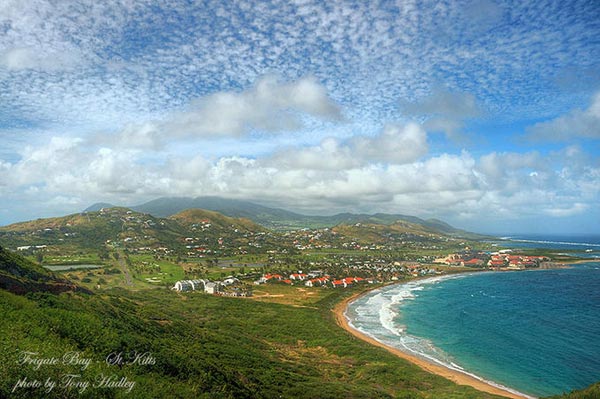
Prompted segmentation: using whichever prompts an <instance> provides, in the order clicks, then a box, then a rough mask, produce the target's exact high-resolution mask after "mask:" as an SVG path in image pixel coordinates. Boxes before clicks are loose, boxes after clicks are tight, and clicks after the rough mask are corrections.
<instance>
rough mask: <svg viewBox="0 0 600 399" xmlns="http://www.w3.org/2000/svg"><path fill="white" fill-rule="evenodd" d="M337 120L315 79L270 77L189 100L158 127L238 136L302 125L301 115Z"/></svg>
mask: <svg viewBox="0 0 600 399" xmlns="http://www.w3.org/2000/svg"><path fill="white" fill-rule="evenodd" d="M303 114H304V115H308V116H311V117H316V118H325V119H336V120H339V118H340V117H341V114H340V110H339V108H338V107H337V105H336V104H335V103H334V102H333V101H332V100H331V99H330V98H329V96H328V95H327V91H326V90H325V88H324V87H323V86H322V85H321V84H319V83H318V82H317V81H316V80H315V79H314V78H310V77H309V78H302V79H299V80H297V81H295V82H292V83H280V82H278V81H277V79H275V78H274V77H271V76H266V77H263V78H261V79H260V80H258V82H257V83H256V85H255V86H254V87H252V88H251V89H249V90H246V91H243V92H240V93H235V92H219V93H215V94H211V95H208V96H206V97H202V98H199V99H197V100H194V101H192V102H191V104H190V106H189V107H187V110H185V111H183V112H180V113H177V114H175V115H173V116H172V117H170V118H169V119H168V120H167V121H166V122H165V123H163V124H162V126H161V129H163V130H165V131H168V132H169V133H171V134H175V135H186V136H187V135H198V136H204V135H217V136H218V135H241V134H243V133H246V132H248V131H250V130H252V129H258V130H266V131H270V132H276V131H281V130H296V129H299V128H301V127H302V126H303V122H302V116H303Z"/></svg>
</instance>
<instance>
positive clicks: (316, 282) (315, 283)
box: [304, 276, 329, 287]
mask: <svg viewBox="0 0 600 399" xmlns="http://www.w3.org/2000/svg"><path fill="white" fill-rule="evenodd" d="M328 282H329V276H324V277H317V278H313V279H310V280H308V281H307V282H305V283H304V285H305V286H307V287H320V286H323V285H325V284H327V283H328Z"/></svg>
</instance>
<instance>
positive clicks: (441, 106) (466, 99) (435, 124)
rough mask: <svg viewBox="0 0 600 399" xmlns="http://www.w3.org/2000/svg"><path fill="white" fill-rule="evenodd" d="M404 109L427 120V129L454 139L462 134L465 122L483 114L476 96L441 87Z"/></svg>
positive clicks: (403, 107) (405, 106) (403, 105)
mask: <svg viewBox="0 0 600 399" xmlns="http://www.w3.org/2000/svg"><path fill="white" fill-rule="evenodd" d="M402 109H403V110H404V112H406V113H408V114H410V115H413V116H419V117H424V118H426V120H425V124H424V127H425V129H427V130H429V131H438V132H443V133H445V134H446V135H447V136H448V137H452V138H456V137H457V136H458V135H459V134H460V133H461V130H462V129H463V128H464V126H465V121H467V120H469V119H473V118H475V117H478V116H480V115H481V114H482V111H481V108H480V106H479V104H478V103H477V100H476V98H475V96H474V95H472V94H470V93H462V92H455V91H450V90H447V89H444V88H440V87H437V88H434V89H433V91H432V92H431V94H430V95H429V96H427V97H425V98H423V99H421V100H420V101H417V102H414V103H405V104H402Z"/></svg>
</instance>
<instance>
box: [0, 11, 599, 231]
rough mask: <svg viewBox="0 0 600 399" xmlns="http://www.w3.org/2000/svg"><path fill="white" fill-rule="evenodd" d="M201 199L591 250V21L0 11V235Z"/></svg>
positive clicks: (452, 14)
mask: <svg viewBox="0 0 600 399" xmlns="http://www.w3.org/2000/svg"><path fill="white" fill-rule="evenodd" d="M204 195H216V196H221V197H226V198H235V199H246V200H251V201H254V202H257V203H260V204H263V205H267V206H274V207H280V208H284V209H288V210H293V211H297V212H301V213H305V214H327V215H329V214H334V213H338V212H365V213H375V212H387V213H401V214H408V215H415V216H419V217H422V218H439V219H442V220H444V221H446V222H449V223H451V224H453V225H454V226H456V227H460V228H465V229H468V230H471V231H476V232H484V233H505V234H506V233H552V232H555V233H556V234H563V233H582V234H590V233H600V4H599V3H598V1H597V0H590V1H570V0H561V1H549V0H542V1H499V0H498V1H497V0H467V1H437V0H436V1H412V0H401V1H396V2H394V1H362V0H357V1H328V2H323V1H320V0H318V1H311V0H297V1H277V0H268V1H180V0H172V1H130V0H106V1H96V0H65V1H45V0H28V1H22V0H3V1H2V2H1V3H0V225H6V224H9V223H13V222H17V221H23V220H30V219H35V218H40V217H51V216H61V215H65V214H70V213H76V212H79V211H81V210H83V209H85V208H86V207H88V206H89V205H91V204H93V203H96V202H109V203H113V204H117V205H136V204H140V203H143V202H145V201H148V200H151V199H155V198H158V197H164V196H169V197H174V196H185V197H196V196H204Z"/></svg>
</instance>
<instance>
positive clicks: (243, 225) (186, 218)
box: [168, 209, 267, 232]
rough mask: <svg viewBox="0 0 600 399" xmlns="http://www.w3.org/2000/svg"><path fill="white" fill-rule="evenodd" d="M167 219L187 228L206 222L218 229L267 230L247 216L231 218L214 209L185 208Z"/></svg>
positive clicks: (199, 225)
mask: <svg viewBox="0 0 600 399" xmlns="http://www.w3.org/2000/svg"><path fill="white" fill-rule="evenodd" d="M168 219H172V220H175V221H177V222H178V223H179V224H180V225H182V226H184V227H186V228H187V229H188V230H192V229H193V228H202V226H206V225H208V224H210V225H211V227H213V228H214V229H216V230H219V231H229V230H238V231H243V232H261V231H267V229H265V228H264V227H263V226H260V225H258V224H256V223H254V222H253V221H252V220H250V219H247V218H232V217H228V216H225V215H223V214H220V213H218V212H214V211H208V210H205V209H187V210H184V211H181V212H179V213H177V214H175V215H172V216H169V218H168Z"/></svg>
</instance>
